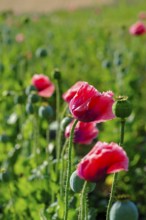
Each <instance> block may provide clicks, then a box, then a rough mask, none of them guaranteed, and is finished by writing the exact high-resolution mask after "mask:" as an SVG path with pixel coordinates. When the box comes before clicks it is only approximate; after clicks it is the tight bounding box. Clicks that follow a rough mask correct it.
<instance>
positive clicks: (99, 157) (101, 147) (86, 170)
mask: <svg viewBox="0 0 146 220" xmlns="http://www.w3.org/2000/svg"><path fill="white" fill-rule="evenodd" d="M128 161H129V160H128V157H127V155H126V152H125V151H124V150H123V148H122V147H120V146H119V145H118V144H116V143H113V142H112V143H110V144H108V143H106V142H97V143H96V145H95V146H94V147H93V148H92V150H91V151H90V152H89V153H88V154H87V155H86V156H85V157H84V158H83V159H82V160H81V162H80V163H79V164H78V166H77V174H78V176H79V177H80V178H82V179H84V180H87V181H91V182H98V180H100V179H103V178H104V177H105V176H106V175H107V174H110V173H116V172H119V171H122V170H125V171H127V170H128Z"/></svg>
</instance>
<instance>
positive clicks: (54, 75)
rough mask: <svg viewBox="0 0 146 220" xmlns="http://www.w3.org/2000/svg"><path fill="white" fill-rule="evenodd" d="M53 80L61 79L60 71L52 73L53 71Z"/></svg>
mask: <svg viewBox="0 0 146 220" xmlns="http://www.w3.org/2000/svg"><path fill="white" fill-rule="evenodd" d="M52 75H53V78H54V79H56V80H60V79H61V72H60V70H58V69H55V70H54V71H53V74H52Z"/></svg>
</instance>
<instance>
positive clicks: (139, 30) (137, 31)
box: [129, 21, 146, 35]
mask: <svg viewBox="0 0 146 220" xmlns="http://www.w3.org/2000/svg"><path fill="white" fill-rule="evenodd" d="M129 32H130V34H132V35H142V34H145V32H146V27H145V25H144V24H143V23H142V22H141V21H138V22H136V23H135V24H133V25H132V26H131V27H130V28H129Z"/></svg>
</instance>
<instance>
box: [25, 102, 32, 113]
mask: <svg viewBox="0 0 146 220" xmlns="http://www.w3.org/2000/svg"><path fill="white" fill-rule="evenodd" d="M25 110H26V112H27V114H33V113H34V109H33V105H32V103H27V104H26V107H25Z"/></svg>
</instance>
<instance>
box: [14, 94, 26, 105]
mask: <svg viewBox="0 0 146 220" xmlns="http://www.w3.org/2000/svg"><path fill="white" fill-rule="evenodd" d="M14 103H15V104H23V103H24V96H22V95H17V96H15V97H14Z"/></svg>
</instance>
